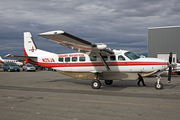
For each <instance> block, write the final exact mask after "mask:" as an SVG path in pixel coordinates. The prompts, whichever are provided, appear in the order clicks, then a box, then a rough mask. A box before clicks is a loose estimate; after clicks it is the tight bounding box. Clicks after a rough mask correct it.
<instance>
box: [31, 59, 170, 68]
mask: <svg viewBox="0 0 180 120" xmlns="http://www.w3.org/2000/svg"><path fill="white" fill-rule="evenodd" d="M28 62H29V63H31V64H35V65H39V66H44V67H48V68H52V67H98V66H104V64H103V63H102V62H83V63H82V62H81V63H79V62H76V63H43V62H35V61H33V60H30V59H29V60H28ZM107 64H108V66H150V65H152V66H155V65H168V63H165V62H107Z"/></svg>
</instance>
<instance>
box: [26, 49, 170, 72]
mask: <svg viewBox="0 0 180 120" xmlns="http://www.w3.org/2000/svg"><path fill="white" fill-rule="evenodd" d="M42 52H45V51H42V50H38V49H37V50H36V51H35V52H34V54H35V55H37V56H38V59H37V60H35V59H34V60H33V61H32V60H30V61H29V62H30V63H32V64H37V65H39V66H44V67H48V68H53V69H56V70H60V71H64V72H65V71H68V72H70V71H71V72H85V71H86V72H96V71H104V72H107V69H106V67H105V66H104V64H103V62H102V61H101V60H100V58H99V57H95V56H88V55H86V54H83V53H72V54H61V55H58V54H54V53H49V52H47V53H46V54H44V53H43V54H42ZM127 52H128V51H124V50H119V51H117V50H114V53H115V54H113V55H110V56H105V57H104V59H105V60H106V63H107V65H108V66H109V68H110V71H109V72H134V73H144V72H145V73H147V72H153V71H155V70H160V71H162V70H165V69H166V68H167V67H168V61H167V60H164V59H158V58H137V59H134V60H132V59H130V58H128V56H126V55H125V53H127ZM32 55H33V54H32ZM35 55H34V56H35ZM91 57H93V58H94V59H91Z"/></svg>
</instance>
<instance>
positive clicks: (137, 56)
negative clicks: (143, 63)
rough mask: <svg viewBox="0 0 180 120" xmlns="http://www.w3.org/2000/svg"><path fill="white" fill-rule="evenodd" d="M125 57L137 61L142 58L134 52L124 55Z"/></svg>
mask: <svg viewBox="0 0 180 120" xmlns="http://www.w3.org/2000/svg"><path fill="white" fill-rule="evenodd" d="M124 55H125V56H126V57H128V58H129V59H130V60H136V59H139V58H140V57H139V55H136V54H135V53H132V52H126V53H124Z"/></svg>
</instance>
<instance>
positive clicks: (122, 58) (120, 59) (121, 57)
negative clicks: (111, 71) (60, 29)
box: [118, 55, 126, 61]
mask: <svg viewBox="0 0 180 120" xmlns="http://www.w3.org/2000/svg"><path fill="white" fill-rule="evenodd" d="M125 60H126V59H125V58H124V57H123V56H122V55H119V56H118V61H125Z"/></svg>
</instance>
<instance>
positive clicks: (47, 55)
mask: <svg viewBox="0 0 180 120" xmlns="http://www.w3.org/2000/svg"><path fill="white" fill-rule="evenodd" d="M39 36H42V37H44V38H47V39H50V40H52V41H54V42H56V43H58V44H60V45H63V46H65V47H68V48H71V49H74V50H76V51H78V52H79V53H69V54H68V53H67V54H55V53H51V52H47V51H43V50H40V49H38V48H37V46H36V44H35V42H34V40H33V39H32V36H31V33H30V32H24V55H25V56H14V55H11V54H9V55H7V56H6V57H10V58H21V59H25V61H26V62H27V63H31V64H35V65H39V66H44V67H47V68H52V69H56V70H57V71H58V72H60V73H62V74H65V75H67V76H71V77H74V78H79V79H85V80H92V82H91V87H92V88H93V89H99V88H100V87H101V82H100V80H104V81H105V84H106V85H111V84H112V83H113V80H137V79H138V78H139V76H138V75H140V76H141V78H142V77H145V76H150V75H156V76H157V77H156V78H157V82H156V83H155V88H156V89H162V88H163V84H162V83H161V82H160V80H161V76H160V75H162V74H164V73H167V69H168V71H169V74H168V81H169V82H170V81H171V71H172V68H173V69H174V70H175V69H179V64H174V63H172V54H170V58H169V61H168V60H165V59H158V58H141V57H139V56H138V55H136V54H135V53H133V52H129V51H125V50H112V49H108V48H107V45H105V44H103V43H95V44H93V43H91V42H88V41H86V40H83V39H80V38H78V37H75V36H73V35H71V34H68V33H66V32H64V31H60V30H58V31H50V32H45V33H41V34H39Z"/></svg>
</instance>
